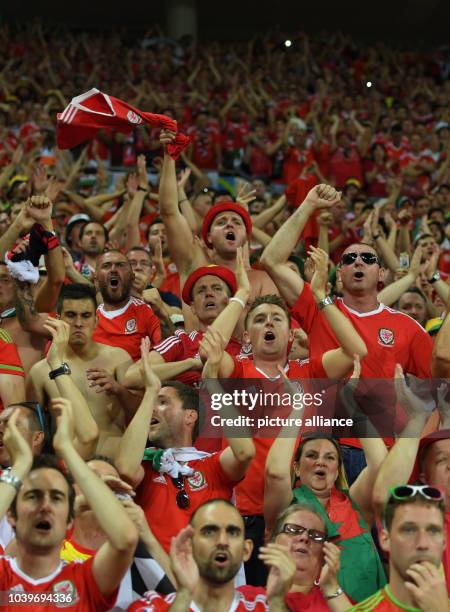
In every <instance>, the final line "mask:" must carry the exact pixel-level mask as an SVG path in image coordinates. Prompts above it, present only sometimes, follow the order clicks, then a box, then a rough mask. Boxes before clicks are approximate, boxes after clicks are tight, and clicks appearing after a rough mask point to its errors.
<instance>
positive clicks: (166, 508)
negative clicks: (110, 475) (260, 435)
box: [136, 453, 236, 552]
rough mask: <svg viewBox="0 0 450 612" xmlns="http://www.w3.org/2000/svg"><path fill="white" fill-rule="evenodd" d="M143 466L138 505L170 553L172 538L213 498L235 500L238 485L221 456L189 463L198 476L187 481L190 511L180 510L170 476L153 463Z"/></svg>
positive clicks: (215, 455)
mask: <svg viewBox="0 0 450 612" xmlns="http://www.w3.org/2000/svg"><path fill="white" fill-rule="evenodd" d="M142 466H143V468H144V472H145V473H144V478H143V480H142V482H141V484H140V485H139V487H138V489H137V496H136V503H137V504H139V505H140V506H141V507H142V508H143V510H144V512H145V516H146V517H147V521H148V524H149V525H150V528H151V530H152V531H153V533H154V535H155V538H156V539H157V540H158V542H159V543H160V544H161V546H162V547H163V548H164V549H165V550H166V551H167V552H168V551H169V548H170V542H171V539H172V537H173V536H175V535H177V533H178V532H179V531H180V529H182V528H183V527H186V525H187V524H188V523H189V519H190V517H191V515H192V514H193V513H194V511H195V510H197V508H198V507H199V506H201V505H202V504H203V503H204V502H206V501H209V500H210V499H228V500H229V499H231V496H232V495H233V488H234V486H235V485H236V482H235V481H233V480H230V478H229V477H228V476H227V475H226V474H225V472H224V471H223V469H222V466H221V465H220V453H214V454H213V455H210V456H209V457H206V458H204V459H195V460H193V461H189V466H190V467H192V468H193V469H194V473H193V474H192V476H187V477H186V478H185V479H184V486H185V491H186V492H187V494H188V496H189V500H190V504H189V507H188V508H179V507H178V506H177V504H176V496H177V493H178V491H179V489H178V488H177V487H176V486H175V485H174V483H173V482H172V479H171V478H170V476H169V475H168V474H160V473H159V472H156V471H155V470H154V469H153V468H152V465H151V462H150V461H144V462H143V464H142Z"/></svg>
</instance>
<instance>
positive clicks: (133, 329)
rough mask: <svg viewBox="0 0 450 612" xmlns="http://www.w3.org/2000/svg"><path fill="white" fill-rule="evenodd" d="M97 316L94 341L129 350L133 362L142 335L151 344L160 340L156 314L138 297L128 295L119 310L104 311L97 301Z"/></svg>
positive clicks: (139, 353) (139, 346)
mask: <svg viewBox="0 0 450 612" xmlns="http://www.w3.org/2000/svg"><path fill="white" fill-rule="evenodd" d="M97 318H98V323H97V327H96V328H95V330H94V333H93V335H92V338H93V340H95V341H96V342H100V343H102V344H107V345H109V346H116V347H119V348H122V349H124V350H125V351H128V353H129V354H130V356H131V357H132V359H133V360H134V361H137V360H138V359H139V358H140V356H141V339H142V338H145V337H146V336H148V337H149V338H150V341H151V343H152V346H154V345H155V344H158V342H160V340H161V332H160V328H159V319H158V317H157V316H156V315H155V314H154V312H153V310H152V309H151V308H150V306H149V305H148V304H146V303H145V302H143V301H142V300H138V299H137V298H134V297H131V298H130V300H129V302H128V304H126V305H125V306H123V308H119V309H118V310H110V311H106V310H105V309H104V306H103V304H100V306H99V307H98V308H97Z"/></svg>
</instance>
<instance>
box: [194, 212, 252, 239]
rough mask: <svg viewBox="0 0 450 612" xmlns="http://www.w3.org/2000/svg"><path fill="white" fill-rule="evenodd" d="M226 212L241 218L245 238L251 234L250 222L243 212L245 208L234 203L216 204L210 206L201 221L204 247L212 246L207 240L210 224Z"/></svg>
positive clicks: (248, 216)
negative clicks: (243, 224)
mask: <svg viewBox="0 0 450 612" xmlns="http://www.w3.org/2000/svg"><path fill="white" fill-rule="evenodd" d="M227 211H231V212H235V213H237V214H238V215H239V216H240V217H242V220H243V221H244V223H245V228H246V230H247V236H250V234H251V233H252V220H251V218H250V215H249V214H248V212H247V211H246V210H245V208H244V207H243V206H241V205H240V204H237V203H236V202H222V203H221V204H216V205H214V206H212V207H211V208H210V209H209V210H208V212H207V214H206V216H205V218H204V219H203V225H202V238H203V242H204V243H205V244H206V246H208V247H211V246H212V244H211V243H210V242H209V240H208V232H209V229H210V227H211V225H212V222H213V221H214V219H215V218H216V217H217V215H219V214H220V213H223V212H227Z"/></svg>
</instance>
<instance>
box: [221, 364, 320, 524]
mask: <svg viewBox="0 0 450 612" xmlns="http://www.w3.org/2000/svg"><path fill="white" fill-rule="evenodd" d="M285 371H286V374H287V376H288V378H289V379H291V380H305V379H308V378H327V374H326V372H325V370H324V369H323V366H322V356H320V357H316V358H314V359H312V360H311V361H310V360H305V361H298V360H296V361H288V363H287V365H286V368H285ZM230 378H266V379H268V378H269V377H268V376H267V375H266V374H265V373H264V372H263V371H262V370H260V369H259V368H258V367H257V366H255V364H254V362H253V360H251V359H246V358H242V359H234V370H233V372H232V374H231V376H230ZM277 379H280V382H281V377H280V376H277V377H276V379H271V380H277ZM271 391H273V389H271ZM288 410H289V412H290V411H291V409H290V407H288ZM286 416H287V415H286ZM253 442H254V444H255V456H254V458H253V460H252V462H251V463H250V465H249V467H248V469H247V473H246V475H245V477H244V479H243V480H242V481H241V482H240V483H239V485H238V486H237V487H236V489H235V493H236V506H237V508H238V510H239V512H240V513H241V514H242V515H243V516H254V515H260V516H261V515H263V514H264V469H265V465H266V458H267V454H268V452H269V450H270V447H271V446H272V444H273V442H274V438H259V437H255V438H253ZM224 444H225V446H227V443H226V441H224Z"/></svg>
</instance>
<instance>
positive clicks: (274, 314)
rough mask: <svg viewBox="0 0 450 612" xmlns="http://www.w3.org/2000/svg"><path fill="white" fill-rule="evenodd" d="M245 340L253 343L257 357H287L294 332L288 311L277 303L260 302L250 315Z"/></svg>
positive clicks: (274, 358)
mask: <svg viewBox="0 0 450 612" xmlns="http://www.w3.org/2000/svg"><path fill="white" fill-rule="evenodd" d="M243 337H244V341H245V342H246V343H249V342H250V343H251V345H252V347H253V355H254V357H255V359H258V358H262V359H273V360H276V359H285V358H286V355H287V350H288V344H289V341H290V340H292V339H293V333H292V332H291V331H290V329H289V319H288V316H287V314H286V312H285V311H284V310H283V309H282V308H281V307H280V306H277V305H276V304H260V305H259V306H257V307H256V308H254V309H253V310H252V311H251V312H250V313H249V315H248V319H247V323H246V331H245V332H244V335H243Z"/></svg>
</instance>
